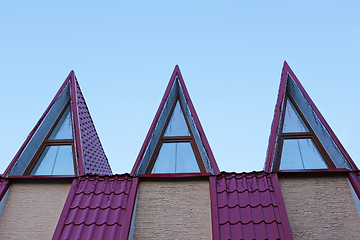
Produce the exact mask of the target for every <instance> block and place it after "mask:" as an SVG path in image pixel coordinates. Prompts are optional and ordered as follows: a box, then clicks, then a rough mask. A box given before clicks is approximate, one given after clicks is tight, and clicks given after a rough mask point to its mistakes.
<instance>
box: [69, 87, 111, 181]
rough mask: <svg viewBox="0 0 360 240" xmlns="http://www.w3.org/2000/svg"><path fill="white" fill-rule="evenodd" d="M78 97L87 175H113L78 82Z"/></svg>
mask: <svg viewBox="0 0 360 240" xmlns="http://www.w3.org/2000/svg"><path fill="white" fill-rule="evenodd" d="M76 97H77V109H78V115H79V125H80V138H81V151H82V152H81V154H82V159H83V161H84V165H85V166H84V167H85V168H84V171H85V174H99V175H112V171H111V167H110V165H109V162H108V159H107V157H106V155H105V152H104V149H103V147H102V145H101V142H100V139H99V136H98V134H97V132H96V129H95V126H94V123H93V121H92V118H91V116H90V112H89V109H88V107H87V105H86V102H85V99H84V96H83V94H82V92H81V90H80V86H79V83H78V81H76Z"/></svg>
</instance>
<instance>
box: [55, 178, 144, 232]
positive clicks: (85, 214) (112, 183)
mask: <svg viewBox="0 0 360 240" xmlns="http://www.w3.org/2000/svg"><path fill="white" fill-rule="evenodd" d="M136 187H137V181H135V180H134V179H133V178H131V177H129V176H128V175H121V176H119V175H114V176H111V177H99V176H85V177H80V178H79V179H76V180H74V182H73V185H72V187H71V191H70V193H69V196H68V199H67V201H66V203H65V206H64V209H63V212H62V214H61V217H60V220H59V223H58V226H57V228H56V231H55V234H54V238H53V239H124V238H127V234H128V231H129V226H130V221H131V215H132V214H131V213H132V209H133V206H134V202H135V195H136V191H135V190H136Z"/></svg>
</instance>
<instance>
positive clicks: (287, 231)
mask: <svg viewBox="0 0 360 240" xmlns="http://www.w3.org/2000/svg"><path fill="white" fill-rule="evenodd" d="M271 181H272V184H273V187H274V190H275V197H276V201H277V203H278V206H279V213H280V217H281V225H282V226H283V231H284V236H285V238H284V239H287V240H290V239H294V238H293V235H292V231H291V226H290V221H289V218H288V215H287V212H286V207H285V202H284V198H283V195H282V193H281V187H280V182H279V178H278V176H277V174H276V173H272V174H271Z"/></svg>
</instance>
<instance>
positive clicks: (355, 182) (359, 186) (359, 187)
mask: <svg viewBox="0 0 360 240" xmlns="http://www.w3.org/2000/svg"><path fill="white" fill-rule="evenodd" d="M348 178H349V181H350V183H351V186H352V187H353V189H354V191H355V193H356V195H357V197H358V198H359V199H360V181H359V177H358V176H357V175H356V173H354V172H349V175H348Z"/></svg>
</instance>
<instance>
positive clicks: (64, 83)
mask: <svg viewBox="0 0 360 240" xmlns="http://www.w3.org/2000/svg"><path fill="white" fill-rule="evenodd" d="M72 75H74V70H71V72H70V73H69V75H68V76H67V77H66V78H65V81H64V82H63V84H62V85H61V87H60V89H59V90H58V91H57V93H56V94H55V97H54V98H53V100H52V101H51V102H50V104H49V106H48V107H47V108H46V110H45V112H44V113H43V114H42V115H41V117H40V119H39V120H38V121H37V123H36V124H35V126H34V128H33V129H32V130H31V132H30V134H29V135H28V137H27V138H26V139H25V141H24V143H23V144H22V145H21V147H20V149H19V151H18V152H17V153H16V154H15V156H14V158H13V159H12V160H11V162H10V164H9V165H8V167H7V168H6V169H5V171H4V173H3V176H4V177H5V176H7V175H8V174H9V172H10V170H11V169H12V167H13V166H14V164H15V162H16V160H17V159H18V158H19V156H20V155H21V153H22V151H23V150H24V149H25V147H26V146H27V144H28V143H29V141H30V139H31V138H32V137H33V136H34V134H35V132H36V130H37V129H38V128H39V126H40V124H41V122H42V121H43V120H44V118H45V116H46V115H47V114H48V112H49V111H50V108H51V107H52V106H53V104H54V103H55V101H56V99H57V98H58V97H59V96H60V94H61V93H62V91H63V90H64V88H65V86H66V84H67V83H68V82H69V80H70V78H71V76H72Z"/></svg>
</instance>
